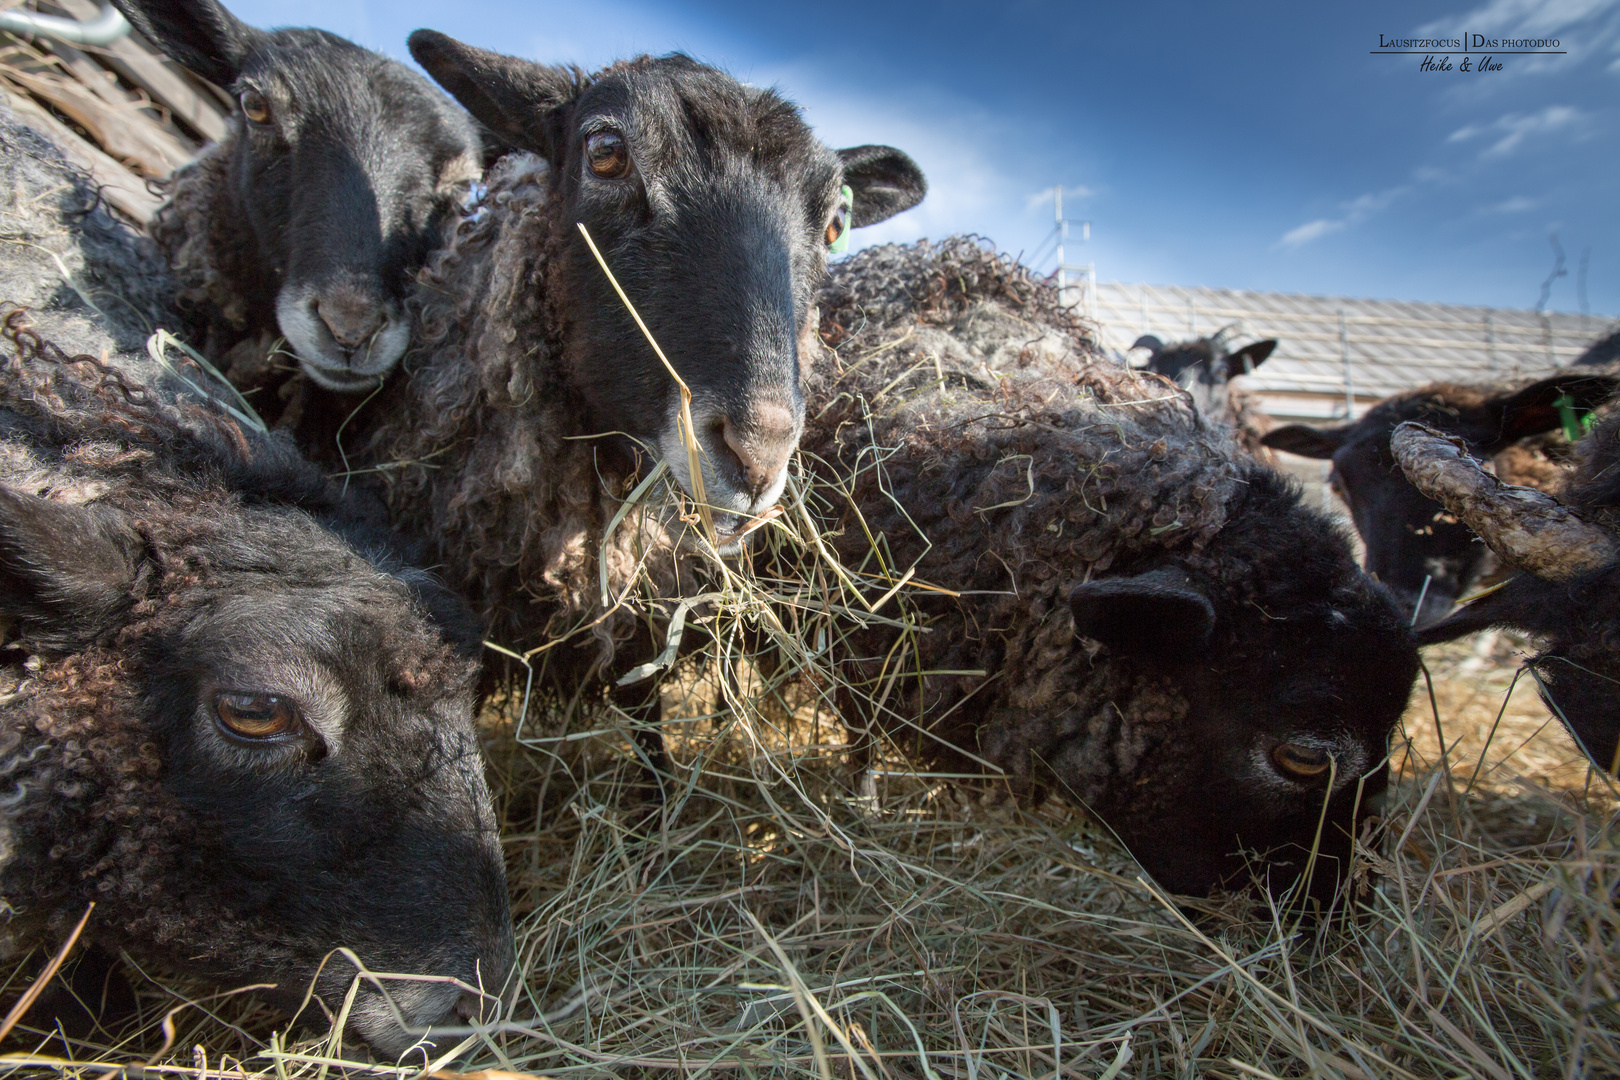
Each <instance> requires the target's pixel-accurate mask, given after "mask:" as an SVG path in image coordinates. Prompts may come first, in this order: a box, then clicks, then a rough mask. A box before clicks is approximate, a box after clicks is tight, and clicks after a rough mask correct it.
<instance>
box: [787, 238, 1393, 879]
mask: <svg viewBox="0 0 1620 1080" xmlns="http://www.w3.org/2000/svg"><path fill="white" fill-rule="evenodd" d="M823 329H824V333H828V332H830V333H831V335H832V338H833V340H834V342H835V343H836V344H837V355H836V358H834V359H831V360H829V361H828V362H826V363H823V364H820V365H818V366H817V368H816V370H815V372H814V373H813V376H812V378H811V380H810V382H809V386H808V389H807V394H808V397H809V399H810V408H809V415H810V416H811V418H812V419H811V421H810V423H809V424H808V426H807V429H806V434H805V438H804V443H803V448H804V450H805V451H806V454H807V458H808V459H810V460H812V461H815V462H816V463H817V464H815V465H814V466H813V468H814V471H815V472H816V473H817V475H818V476H819V477H821V478H822V479H824V480H827V481H832V482H834V483H835V484H838V485H848V486H849V487H850V490H852V492H853V495H852V499H851V502H850V504H849V506H846V507H844V508H843V512H842V516H841V517H840V519H839V520H840V523H841V525H842V527H843V531H842V533H841V535H838V536H837V537H836V538H835V539H833V540H831V541H830V542H831V543H833V544H834V545H835V547H836V549H837V550H838V552H839V553H840V555H841V557H842V558H843V559H844V560H845V562H846V563H847V564H849V565H860V566H863V567H864V569H865V570H866V572H868V573H873V574H876V573H877V567H876V566H875V565H873V560H872V559H871V558H869V557H868V556H869V555H870V550H869V541H868V539H867V536H868V531H869V532H870V533H871V534H872V535H874V536H877V537H880V539H881V545H882V548H883V550H884V551H885V553H886V555H885V557H886V559H887V560H888V561H887V565H888V567H889V568H890V574H889V576H888V577H885V576H883V575H878V577H879V580H878V581H877V584H876V585H875V587H876V588H879V589H887V588H888V587H889V586H890V584H891V581H890V578H891V577H897V576H898V575H899V574H900V573H901V572H902V571H904V570H906V569H907V568H914V569H915V580H917V581H920V582H924V583H926V585H927V586H928V589H930V590H931V589H944V590H950V592H951V593H955V594H959V595H950V594H946V593H940V592H934V591H928V590H922V591H917V590H914V591H912V592H910V593H908V594H907V595H909V596H910V597H911V598H912V602H913V603H915V605H916V611H917V616H918V618H919V620H920V622H921V624H922V625H923V626H924V627H926V630H925V632H922V633H920V634H916V635H912V636H905V635H902V633H901V632H900V631H899V630H897V629H896V628H894V627H893V626H892V625H887V624H882V623H879V622H876V621H873V622H870V623H869V624H867V625H859V624H857V625H855V626H852V627H851V628H850V631H849V634H848V636H847V637H845V638H842V639H841V641H842V646H841V647H842V649H843V652H842V654H841V656H840V658H839V663H838V664H837V666H836V670H837V672H838V674H839V678H840V682H841V684H842V688H841V689H840V690H839V691H838V701H839V708H840V711H841V713H842V714H843V715H844V717H845V720H846V723H847V724H849V725H850V726H851V727H852V728H853V729H855V731H856V732H857V734H860V733H862V732H865V733H867V734H870V733H872V732H873V731H876V730H882V731H885V732H887V733H888V734H889V735H890V736H892V737H894V738H895V739H897V740H898V741H899V742H900V743H901V745H902V746H903V747H905V748H906V749H907V750H908V751H909V752H911V753H913V754H915V755H917V756H918V757H919V758H920V759H922V760H931V761H936V762H939V763H941V764H942V765H943V766H944V767H946V768H947V769H948V770H949V771H967V772H980V771H989V772H994V771H999V772H1000V773H1002V774H1003V775H1004V778H1005V782H1006V783H1008V784H1010V785H1011V787H1012V788H1013V789H1014V790H1015V791H1019V792H1028V793H1035V792H1045V793H1050V794H1054V795H1057V796H1059V797H1062V798H1065V799H1068V800H1070V801H1072V802H1075V803H1077V804H1081V805H1084V806H1086V807H1088V808H1090V809H1091V810H1092V811H1094V812H1095V813H1097V814H1098V815H1099V816H1100V817H1101V818H1102V819H1103V820H1104V821H1106V822H1107V824H1108V825H1109V826H1111V827H1112V828H1113V830H1114V831H1115V832H1116V833H1117V834H1118V835H1119V836H1120V837H1121V839H1122V840H1123V841H1124V842H1125V844H1126V845H1127V846H1128V847H1129V848H1130V850H1131V851H1132V853H1133V854H1134V855H1136V857H1137V858H1138V859H1139V860H1140V861H1141V862H1142V864H1143V865H1144V866H1145V867H1146V868H1147V869H1148V871H1149V872H1150V873H1152V874H1153V876H1154V877H1155V878H1157V879H1158V880H1159V882H1160V883H1161V884H1163V885H1164V886H1166V887H1167V888H1169V889H1171V890H1174V891H1177V892H1185V893H1205V892H1208V891H1209V890H1210V889H1211V888H1213V887H1215V886H1217V885H1219V884H1221V883H1223V882H1225V883H1234V882H1237V881H1239V880H1240V879H1242V877H1243V874H1244V862H1243V859H1242V857H1241V856H1240V855H1239V852H1240V851H1243V850H1247V851H1254V852H1260V853H1262V854H1263V855H1264V859H1263V861H1262V862H1260V863H1258V864H1256V866H1255V869H1256V870H1257V871H1259V872H1261V873H1263V874H1264V875H1265V877H1266V879H1267V881H1268V882H1269V884H1270V886H1271V887H1272V888H1273V889H1275V890H1280V889H1282V888H1284V887H1286V886H1287V885H1289V884H1291V883H1292V882H1294V881H1295V880H1296V879H1297V878H1298V876H1299V874H1300V872H1301V871H1302V869H1303V868H1304V866H1305V863H1306V859H1307V852H1308V850H1309V849H1310V848H1311V846H1312V843H1313V840H1314V838H1315V837H1316V836H1317V831H1318V826H1319V825H1320V826H1321V848H1320V851H1321V862H1319V864H1318V866H1317V870H1316V876H1315V877H1314V879H1313V886H1312V892H1313V894H1314V895H1316V896H1318V897H1327V896H1331V895H1332V894H1333V893H1334V889H1335V886H1336V885H1338V884H1342V878H1341V874H1342V872H1343V871H1344V870H1345V868H1346V867H1347V865H1348V858H1349V855H1350V851H1351V838H1352V836H1354V835H1355V834H1356V832H1357V830H1358V828H1359V815H1360V813H1362V812H1364V811H1365V810H1366V809H1367V807H1368V806H1369V804H1371V803H1372V802H1373V800H1374V799H1375V798H1376V796H1378V795H1379V793H1380V792H1381V791H1382V790H1383V788H1384V786H1385V775H1386V768H1385V758H1386V754H1387V743H1388V739H1389V734H1390V731H1391V729H1392V728H1393V726H1394V724H1395V723H1396V721H1397V720H1398V719H1399V717H1400V714H1401V711H1402V709H1403V707H1404V705H1405V703H1406V699H1407V694H1408V692H1409V689H1410V687H1411V684H1412V680H1413V677H1414V676H1415V674H1416V671H1417V656H1416V651H1415V649H1414V647H1413V644H1412V642H1411V640H1410V638H1409V636H1408V633H1407V630H1406V629H1405V627H1404V625H1403V622H1402V620H1401V618H1400V615H1399V613H1398V611H1397V610H1396V607H1395V604H1394V603H1393V601H1392V599H1391V598H1390V596H1389V595H1388V594H1387V593H1386V592H1385V590H1384V589H1383V588H1382V587H1380V586H1379V585H1378V584H1377V583H1375V582H1373V581H1372V580H1370V579H1369V578H1367V577H1366V576H1365V575H1364V574H1362V573H1361V571H1360V570H1358V569H1357V568H1356V566H1355V563H1354V560H1353V558H1352V554H1351V549H1350V545H1349V543H1348V542H1347V540H1346V538H1345V537H1343V536H1342V535H1340V534H1339V533H1338V532H1337V531H1336V529H1335V527H1334V525H1333V524H1332V522H1331V521H1330V520H1329V519H1328V518H1326V517H1325V516H1323V515H1321V514H1319V513H1316V512H1314V511H1312V510H1310V509H1308V508H1306V507H1305V506H1303V505H1301V501H1300V500H1301V496H1300V492H1299V490H1298V488H1297V487H1296V486H1295V485H1294V484H1293V483H1292V482H1290V481H1288V480H1286V479H1285V478H1282V477H1280V476H1278V475H1277V474H1275V473H1272V472H1270V471H1269V470H1267V469H1265V468H1263V467H1262V466H1260V465H1258V464H1256V463H1254V462H1253V461H1251V460H1250V459H1248V458H1247V457H1246V456H1245V455H1243V454H1242V453H1241V451H1239V450H1238V449H1237V447H1236V446H1235V445H1234V444H1233V443H1232V442H1231V440H1230V438H1229V437H1228V436H1227V435H1226V433H1225V432H1224V430H1223V429H1221V428H1220V427H1218V426H1216V425H1211V424H1209V423H1208V422H1207V421H1205V420H1204V419H1203V418H1202V417H1201V416H1200V415H1199V414H1198V412H1197V411H1196V410H1195V409H1193V408H1192V407H1191V406H1190V404H1189V403H1188V401H1187V398H1186V396H1185V395H1184V394H1183V393H1181V392H1180V391H1179V390H1178V389H1177V388H1176V387H1175V386H1174V385H1173V384H1171V383H1170V382H1168V381H1166V380H1164V379H1162V378H1160V377H1157V376H1154V375H1143V374H1138V373H1136V372H1133V371H1129V370H1126V369H1121V368H1119V367H1117V366H1115V365H1111V364H1107V363H1104V362H1101V360H1100V359H1099V357H1098V356H1097V354H1096V351H1095V347H1094V346H1093V345H1092V343H1091V342H1090V341H1089V339H1088V338H1086V337H1085V335H1084V333H1083V331H1082V330H1081V328H1080V327H1079V325H1078V324H1077V323H1075V322H1074V321H1073V318H1072V316H1070V315H1069V314H1068V313H1066V312H1064V311H1063V310H1062V309H1060V308H1059V307H1058V304H1057V298H1056V295H1055V293H1053V291H1052V290H1050V289H1049V288H1048V287H1046V286H1044V285H1041V284H1039V283H1036V282H1034V281H1033V280H1032V279H1031V278H1030V277H1029V275H1028V273H1027V272H1026V271H1025V270H1024V269H1023V268H1022V267H1018V266H1016V265H1014V264H1012V263H1010V262H1009V261H1006V260H1004V259H1002V258H1001V257H998V256H995V255H993V254H991V253H988V252H985V251H983V250H982V249H980V248H979V247H978V246H977V245H976V244H975V243H973V242H972V241H969V240H955V241H948V242H946V243H945V244H942V245H940V246H938V247H931V246H929V245H927V244H919V245H916V246H914V247H909V248H897V247H884V248H876V249H870V250H868V251H865V252H863V253H861V254H860V255H858V256H856V257H855V258H853V259H851V260H850V261H849V262H847V263H844V264H843V265H841V266H839V267H838V268H836V269H835V270H834V272H833V286H832V289H831V291H830V293H829V299H828V303H827V307H826V314H825V317H824V320H823ZM851 334H855V335H856V336H854V337H853V338H851V337H850V335H851ZM857 508H858V510H859V513H860V515H861V517H862V518H863V519H864V527H862V526H860V525H857V524H856V523H855V519H854V516H853V512H854V510H855V509H857ZM875 702H881V705H879V704H874V703H875ZM986 766H989V767H990V768H989V769H987V768H986ZM1324 808H1325V809H1324Z"/></svg>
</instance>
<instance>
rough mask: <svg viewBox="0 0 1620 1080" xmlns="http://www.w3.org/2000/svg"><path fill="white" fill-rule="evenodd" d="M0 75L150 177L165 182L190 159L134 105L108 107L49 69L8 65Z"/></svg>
mask: <svg viewBox="0 0 1620 1080" xmlns="http://www.w3.org/2000/svg"><path fill="white" fill-rule="evenodd" d="M0 77H3V78H5V79H7V80H8V81H10V82H11V83H12V84H14V86H16V87H19V88H21V89H23V90H26V91H28V92H29V93H30V94H33V95H34V96H35V97H37V98H40V99H41V100H43V101H45V102H47V103H49V104H50V105H51V106H52V107H54V108H55V109H57V110H58V111H60V112H61V113H63V114H64V115H66V116H67V117H68V118H69V119H70V120H72V121H73V122H74V123H76V124H78V125H79V126H80V127H82V128H84V129H85V131H87V132H89V133H90V137H91V138H92V139H94V140H95V141H96V142H97V143H98V144H100V146H101V149H102V150H104V151H106V152H107V154H108V155H110V156H111V157H113V158H115V159H117V160H118V161H121V162H123V163H124V164H125V165H128V166H131V167H133V168H134V169H135V170H136V171H137V172H140V173H143V174H145V175H146V176H150V177H152V178H153V179H156V180H161V179H163V178H164V177H165V176H168V175H169V174H170V173H172V172H173V171H174V170H175V169H178V168H179V167H180V166H182V165H184V164H185V163H186V162H188V161H190V160H191V155H190V154H188V153H186V151H185V148H184V147H182V146H181V145H180V144H179V143H177V142H175V140H174V139H173V137H172V136H170V135H169V134H168V133H167V132H165V131H164V130H163V129H162V128H161V127H159V126H158V125H157V123H156V122H154V121H152V120H150V119H148V118H147V117H145V116H143V115H142V114H141V113H140V111H139V108H138V106H136V105H134V104H133V103H131V102H128V101H126V102H124V103H123V105H122V106H118V105H109V104H108V103H107V102H106V101H104V100H103V99H102V98H100V97H98V96H96V95H95V94H94V93H92V92H91V90H90V88H89V87H87V86H85V85H84V84H83V83H81V82H79V81H78V80H77V79H65V78H62V77H61V76H60V75H56V74H53V73H50V72H48V71H38V72H30V71H24V70H23V69H21V68H18V67H8V68H6V69H5V71H4V74H3V76H0Z"/></svg>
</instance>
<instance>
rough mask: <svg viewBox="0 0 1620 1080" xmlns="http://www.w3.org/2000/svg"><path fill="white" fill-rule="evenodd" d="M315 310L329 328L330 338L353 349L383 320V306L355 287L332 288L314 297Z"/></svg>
mask: <svg viewBox="0 0 1620 1080" xmlns="http://www.w3.org/2000/svg"><path fill="white" fill-rule="evenodd" d="M315 313H316V314H317V315H319V316H320V317H321V322H323V323H325V324H326V328H327V329H328V330H330V331H332V340H334V341H336V342H337V343H338V347H339V348H341V349H343V350H344V351H345V352H353V351H354V350H355V349H358V348H359V347H360V346H361V345H362V344H364V343H365V341H366V339H367V338H369V337H371V335H372V334H375V333H376V332H377V330H378V328H380V327H381V326H382V324H383V306H382V304H380V303H378V302H377V301H376V300H375V299H374V298H372V297H369V296H366V295H365V294H364V293H362V292H360V291H359V290H357V289H345V288H338V289H333V290H331V291H330V292H327V293H325V294H323V295H322V296H321V298H320V299H319V300H317V301H315Z"/></svg>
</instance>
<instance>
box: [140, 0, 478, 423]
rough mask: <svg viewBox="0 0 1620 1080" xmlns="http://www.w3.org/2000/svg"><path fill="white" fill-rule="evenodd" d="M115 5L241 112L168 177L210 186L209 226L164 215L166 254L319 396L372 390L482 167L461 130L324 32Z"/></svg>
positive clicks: (437, 107)
mask: <svg viewBox="0 0 1620 1080" xmlns="http://www.w3.org/2000/svg"><path fill="white" fill-rule="evenodd" d="M118 6H119V9H120V10H121V11H123V12H124V14H125V15H126V16H128V18H129V20H130V21H131V22H132V23H133V24H134V25H135V27H136V28H137V29H139V30H140V31H141V32H142V33H143V34H145V35H146V36H147V37H148V38H150V39H151V40H152V41H153V43H155V44H156V45H157V46H158V47H159V48H161V49H163V50H164V51H165V52H167V53H168V54H169V55H170V56H171V57H173V58H174V59H175V60H177V61H178V62H180V63H181V64H184V65H185V66H186V67H188V68H190V69H191V70H193V71H195V72H197V73H198V74H200V75H202V76H204V77H205V78H208V79H210V80H212V81H214V82H215V83H218V84H219V85H220V86H221V87H223V88H225V89H226V90H227V92H228V93H230V94H231V95H232V96H233V97H234V98H235V99H236V101H237V108H236V109H234V110H233V111H232V113H231V117H230V127H229V132H228V134H227V135H226V137H225V139H224V140H223V141H222V142H221V143H220V144H219V145H218V146H217V147H214V148H212V149H211V150H210V151H209V152H208V154H206V155H205V159H204V160H203V161H202V162H199V163H198V164H197V165H194V166H191V167H188V169H187V170H183V171H182V172H181V173H180V174H179V175H178V176H177V179H176V184H177V185H178V187H179V188H181V189H183V188H184V186H185V185H187V184H195V185H200V186H201V187H203V188H206V189H207V190H206V191H204V192H202V193H200V196H199V197H203V198H206V200H207V211H206V214H205V220H203V221H201V222H196V223H185V225H184V226H183V227H179V228H177V227H176V225H177V223H176V222H175V221H174V217H175V215H174V213H173V212H172V210H166V211H165V212H163V213H162V214H160V220H159V222H158V225H157V228H156V229H155V234H156V235H157V236H158V238H159V240H160V241H166V242H165V247H167V248H169V249H170V250H169V252H168V253H169V256H170V258H171V259H172V260H173V259H178V261H179V262H180V263H181V264H182V265H181V267H180V269H181V270H182V272H183V273H186V272H191V273H196V272H199V271H200V272H202V274H203V276H204V277H205V278H207V279H209V280H210V281H211V283H212V286H213V289H214V291H215V292H216V293H218V292H220V291H221V290H223V291H224V293H225V294H231V293H234V294H236V295H229V296H228V298H227V296H226V295H215V296H212V297H211V298H212V299H214V300H215V302H216V303H219V301H221V300H224V301H225V302H224V303H223V304H220V306H221V307H222V308H223V309H224V312H225V314H226V316H227V317H228V318H234V319H236V320H238V321H241V322H245V323H247V324H248V325H246V326H244V327H242V329H245V330H248V331H250V332H251V331H255V330H260V329H269V328H270V327H273V326H279V328H280V331H281V333H282V334H283V335H284V336H285V337H286V339H287V342H288V344H289V346H290V347H291V349H292V351H293V352H295V353H296V354H297V355H298V361H299V366H300V368H301V370H302V371H303V372H304V374H305V375H306V376H308V377H309V378H310V379H311V380H312V381H314V382H315V383H316V384H317V385H319V386H321V387H324V388H325V389H327V390H332V391H336V392H339V393H352V392H359V391H366V390H371V389H374V388H375V387H376V386H377V384H378V381H379V380H380V379H381V378H383V377H384V376H386V375H387V374H388V373H389V372H390V371H392V370H393V368H394V365H395V364H396V363H397V362H398V360H399V358H400V357H401V356H402V355H403V354H404V352H405V349H406V346H407V345H408V344H409V343H410V337H411V327H410V319H409V316H408V315H407V314H406V311H405V303H404V302H405V294H406V290H407V288H408V286H409V284H410V281H411V279H412V275H413V274H414V273H415V271H416V269H417V268H418V267H420V266H421V265H422V264H423V263H424V262H425V261H426V259H427V256H428V253H429V252H430V251H431V250H432V249H433V248H434V247H435V246H437V243H438V240H439V235H440V231H441V227H442V224H443V222H444V220H445V219H446V217H447V216H448V214H449V213H450V212H451V210H452V209H453V208H454V207H455V205H456V202H457V200H458V199H459V198H461V197H462V196H464V195H465V194H466V190H467V188H466V185H467V184H469V183H470V182H471V181H474V180H476V179H477V178H478V176H479V174H480V172H481V170H482V149H481V145H480V140H479V137H478V134H477V132H476V130H475V127H474V125H473V123H472V122H471V120H470V119H469V118H468V117H467V116H466V114H465V113H463V112H462V111H461V110H459V109H457V108H456V107H455V106H454V104H453V103H451V102H450V101H448V100H446V99H445V97H444V95H443V94H441V93H439V92H438V91H437V90H436V89H435V88H434V87H433V85H432V84H431V83H430V82H428V81H427V80H426V79H424V78H422V77H421V76H420V75H418V74H416V73H415V72H413V71H411V70H410V69H409V68H407V67H405V65H403V64H400V63H398V62H396V61H393V60H390V59H388V58H387V57H384V56H382V55H380V54H378V53H374V52H371V51H370V50H368V49H363V48H361V47H360V46H358V45H355V44H353V43H352V42H349V41H346V40H344V39H343V38H340V37H337V36H336V35H333V34H329V33H327V32H325V31H323V30H275V31H268V32H267V31H262V30H257V29H255V28H253V27H250V26H247V25H245V24H243V23H242V22H240V21H239V20H238V19H237V18H236V17H235V16H233V15H232V14H231V13H230V12H229V11H227V10H226V9H225V8H224V7H223V6H222V5H220V4H219V3H217V2H215V0H178V2H169V0H165V2H161V3H160V2H157V0H119V4H118ZM221 158H223V159H224V160H223V161H220V160H218V159H221ZM183 194H184V193H183V191H182V190H178V189H177V190H176V192H175V196H176V202H175V204H171V207H172V206H174V205H176V204H178V203H179V202H180V201H181V198H182V195H183ZM189 231H195V232H196V233H197V234H198V235H197V237H192V236H190V235H188V232H189ZM173 234H178V235H173ZM187 243H197V244H199V245H200V246H201V247H202V248H203V250H201V251H198V252H195V253H191V252H186V251H184V249H183V247H181V245H184V244H187ZM188 260H197V261H201V262H204V263H206V264H207V266H206V269H203V268H199V267H191V266H187V265H185V264H186V263H187V262H188Z"/></svg>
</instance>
